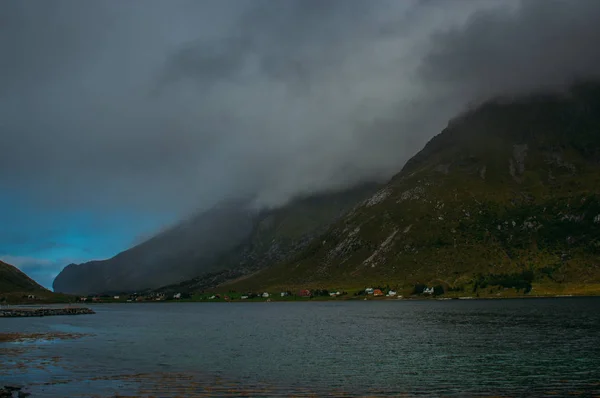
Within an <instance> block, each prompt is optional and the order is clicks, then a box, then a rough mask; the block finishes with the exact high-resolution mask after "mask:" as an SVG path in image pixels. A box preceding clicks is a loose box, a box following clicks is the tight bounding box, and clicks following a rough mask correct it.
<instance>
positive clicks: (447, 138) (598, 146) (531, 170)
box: [228, 84, 600, 294]
mask: <svg viewBox="0 0 600 398" xmlns="http://www.w3.org/2000/svg"><path fill="white" fill-rule="evenodd" d="M419 283H424V284H430V285H431V284H439V285H442V286H444V287H445V289H446V291H449V290H453V291H457V292H465V293H469V294H471V293H480V292H481V293H491V292H493V291H496V290H503V289H510V290H520V291H521V292H523V291H529V289H531V287H532V286H533V287H534V289H535V290H537V291H547V292H565V293H569V292H590V291H599V292H600V85H597V84H588V85H580V86H577V87H574V88H573V89H572V91H570V92H569V93H568V94H566V95H538V96H530V97H526V98H517V99H512V100H510V101H495V102H490V103H487V104H485V105H483V106H481V107H479V108H478V109H475V110H473V111H471V112H469V113H466V114H464V115H462V116H461V117H459V118H457V119H455V120H453V121H452V122H451V123H450V124H449V126H448V127H447V128H446V129H445V130H444V131H443V132H442V133H441V134H439V135H438V136H436V137H434V138H433V139H432V140H431V141H430V142H429V143H428V144H427V145H426V146H425V148H424V149H423V150H422V151H421V152H419V153H418V154H417V155H416V156H415V157H414V158H413V159H411V160H410V161H409V162H408V163H407V164H406V166H405V167H404V169H403V170H402V172H400V173H399V174H398V175H396V176H395V177H394V178H393V179H392V180H391V181H390V182H389V184H388V185H387V186H386V187H384V188H383V189H382V190H380V191H379V192H378V193H377V194H375V195H374V196H373V197H372V198H371V199H369V200H367V201H365V202H364V203H363V204H362V205H361V206H359V207H357V208H356V209H354V210H353V211H352V212H350V213H349V214H348V215H347V216H345V217H344V218H343V219H341V220H340V221H339V222H337V223H336V224H335V225H333V226H332V227H331V228H330V229H329V230H328V231H327V232H326V233H324V234H323V235H322V236H321V237H319V238H317V239H314V240H313V241H312V242H311V243H310V244H309V245H308V246H307V248H306V249H304V250H303V251H302V252H300V253H299V254H297V255H296V256H295V257H294V259H293V260H291V261H285V262H282V263H280V264H278V265H277V266H275V267H270V268H268V269H265V270H264V271H262V272H259V273H257V274H255V275H254V276H252V277H251V278H247V279H245V280H242V281H239V282H237V283H234V284H230V285H228V288H231V289H240V290H243V289H258V288H273V289H275V288H277V289H289V288H297V287H307V288H317V287H332V286H342V287H347V288H352V287H364V286H366V285H370V284H374V285H382V286H385V285H390V286H397V287H399V288H404V289H407V290H410V289H411V288H412V287H413V286H415V285H416V284H419Z"/></svg>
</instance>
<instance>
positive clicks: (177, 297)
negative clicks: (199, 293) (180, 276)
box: [173, 293, 181, 299]
mask: <svg viewBox="0 0 600 398" xmlns="http://www.w3.org/2000/svg"><path fill="white" fill-rule="evenodd" d="M173 298H174V299H180V298H181V293H175V294H174V295H173Z"/></svg>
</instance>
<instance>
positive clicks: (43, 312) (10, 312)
mask: <svg viewBox="0 0 600 398" xmlns="http://www.w3.org/2000/svg"><path fill="white" fill-rule="evenodd" d="M86 314H95V312H94V311H93V310H91V309H89V308H85V307H66V308H3V309H0V318H2V317H4V318H16V317H27V316H38V317H39V316H53V315H86Z"/></svg>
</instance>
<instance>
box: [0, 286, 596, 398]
mask: <svg viewBox="0 0 600 398" xmlns="http://www.w3.org/2000/svg"><path fill="white" fill-rule="evenodd" d="M93 308H94V310H95V311H96V312H97V313H96V315H84V316H60V317H58V316H57V317H45V318H14V319H2V320H0V332H76V333H91V334H92V335H91V336H88V337H83V338H81V339H75V340H60V341H53V342H35V343H4V344H0V348H3V349H12V350H16V351H14V352H13V353H12V354H11V355H2V357H0V381H2V382H4V384H22V385H26V386H28V391H30V392H32V394H33V395H32V396H33V397H36V396H57V397H66V396H114V395H116V394H123V395H126V394H139V395H142V396H144V395H152V394H155V395H157V396H217V395H222V396H226V395H245V396H273V395H283V396H287V395H294V396H303V395H311V394H312V395H314V396H323V395H336V396H344V395H347V396H358V395H371V396H373V395H382V396H403V395H406V396H417V395H424V396H454V395H455V396H490V395H496V396H497V395H501V396H544V395H548V396H553V395H554V396H556V395H566V394H574V393H579V394H582V395H584V396H595V395H600V298H560V299H514V300H452V301H450V300H449V301H402V300H397V301H380V302H372V301H367V302H365V301H352V302H320V303H319V302H309V303H293V302H287V303H286V302H283V303H277V302H272V303H179V304H176V303H149V304H137V303H130V304H105V305H102V304H100V305H94V306H93ZM6 352H8V351H6Z"/></svg>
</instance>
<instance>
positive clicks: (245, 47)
mask: <svg viewBox="0 0 600 398" xmlns="http://www.w3.org/2000/svg"><path fill="white" fill-rule="evenodd" d="M598 43H600V1H598V0H530V1H522V2H521V1H519V0H377V1H374V0H364V1H363V0H339V1H337V0H297V1H288V0H265V1H262V0H215V1H201V0H160V1H158V0H128V1H117V0H107V1H100V0H96V1H88V0H70V1H61V0H30V1H20V0H5V1H2V2H0V151H1V152H0V259H4V260H5V261H7V262H11V263H13V264H15V265H18V266H20V267H21V268H22V269H24V270H25V271H27V272H29V273H30V274H31V275H32V276H33V277H34V278H36V279H37V280H38V281H40V282H42V283H43V284H45V285H46V286H49V285H50V282H51V279H52V277H53V276H54V275H55V274H56V273H57V272H58V271H59V270H60V269H61V268H62V266H64V265H66V264H67V263H68V262H71V261H84V260H90V259H97V258H105V257H109V256H112V255H114V254H116V253H117V252H119V251H121V250H124V249H126V248H128V247H129V246H130V245H131V244H132V242H135V241H136V240H139V239H140V237H141V236H148V235H149V234H152V233H153V232H154V231H157V230H158V229H160V228H162V227H164V226H165V225H168V224H170V223H172V222H174V221H175V220H177V219H178V218H179V217H182V216H184V215H185V214H188V213H190V212H192V211H195V210H198V209H202V208H206V207H208V206H211V205H213V204H214V203H216V202H218V201H219V200H221V199H223V198H227V197H238V196H241V195H244V196H249V197H252V198H254V199H255V204H256V205H257V206H277V205H281V204H284V203H285V202H286V201H287V200H289V199H290V198H292V197H293V196H295V195H298V194H305V193H311V192H320V191H323V190H329V189H338V188H343V187H346V186H349V185H352V184H354V183H357V182H361V181H365V180H372V179H380V180H385V179H387V178H389V177H390V176H392V175H393V174H395V173H396V172H397V171H399V169H400V168H401V167H402V165H403V164H404V162H405V161H406V160H407V159H408V158H409V157H410V156H412V155H413V154H414V153H415V152H416V151H418V150H419V149H420V148H421V147H422V145H423V144H424V143H425V142H426V141H427V140H428V139H430V138H431V137H432V136H433V135H435V134H437V133H439V131H440V130H441V129H442V128H443V127H444V126H445V124H446V123H447V121H448V119H449V118H451V117H452V116H454V115H455V114H456V113H457V112H459V111H461V110H462V109H464V107H465V105H466V104H467V103H471V102H472V101H476V100H481V99H484V98H487V97H489V96H492V95H497V94H511V93H519V92H527V91H529V90H534V89H538V88H540V87H560V86H561V85H563V84H565V83H568V82H570V81H571V80H572V79H573V78H575V77H591V76H597V75H598V74H599V73H598V72H599V71H600V68H599V67H598V65H600V53H599V50H598V48H599V46H598Z"/></svg>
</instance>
